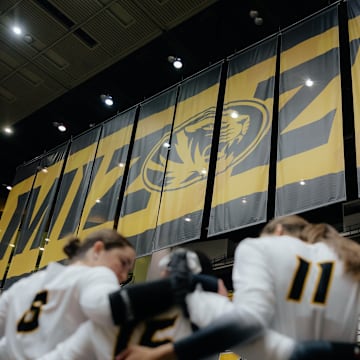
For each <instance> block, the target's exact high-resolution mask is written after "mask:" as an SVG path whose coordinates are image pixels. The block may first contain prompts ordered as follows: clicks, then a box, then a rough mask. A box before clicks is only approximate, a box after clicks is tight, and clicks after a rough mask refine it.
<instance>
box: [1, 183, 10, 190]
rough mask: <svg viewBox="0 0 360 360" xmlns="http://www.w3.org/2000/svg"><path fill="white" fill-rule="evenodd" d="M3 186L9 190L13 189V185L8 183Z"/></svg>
mask: <svg viewBox="0 0 360 360" xmlns="http://www.w3.org/2000/svg"><path fill="white" fill-rule="evenodd" d="M2 186H4V187H5V188H6V189H7V190H9V191H10V190H11V189H12V186H10V185H7V184H2Z"/></svg>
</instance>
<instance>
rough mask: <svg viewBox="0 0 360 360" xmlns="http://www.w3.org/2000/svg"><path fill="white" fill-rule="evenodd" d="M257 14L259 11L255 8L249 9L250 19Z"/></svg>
mask: <svg viewBox="0 0 360 360" xmlns="http://www.w3.org/2000/svg"><path fill="white" fill-rule="evenodd" d="M258 15H259V12H258V11H257V10H250V12H249V16H250V17H251V18H252V19H255V18H256V17H257V16H258Z"/></svg>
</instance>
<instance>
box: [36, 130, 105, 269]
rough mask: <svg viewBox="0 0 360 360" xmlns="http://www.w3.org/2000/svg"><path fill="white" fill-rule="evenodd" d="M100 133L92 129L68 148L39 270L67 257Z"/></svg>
mask: <svg viewBox="0 0 360 360" xmlns="http://www.w3.org/2000/svg"><path fill="white" fill-rule="evenodd" d="M100 132H101V126H99V127H96V128H93V129H91V130H90V131H88V132H86V133H84V134H82V135H80V136H78V137H76V138H75V139H74V140H73V141H72V142H71V144H70V150H69V154H68V156H67V158H66V164H65V169H64V172H63V175H62V178H61V181H60V186H59V191H58V194H57V197H56V202H55V207H54V211H53V213H52V216H51V219H50V225H49V230H48V236H47V238H48V242H47V244H46V246H45V248H44V251H43V254H42V258H41V261H40V267H43V266H45V265H47V264H48V263H49V262H50V261H60V260H63V259H64V258H65V257H66V256H65V254H64V253H63V251H62V249H63V247H64V245H65V244H66V242H67V240H68V236H69V235H76V234H77V231H78V227H79V223H80V217H81V214H82V211H83V208H84V203H85V199H86V196H87V193H88V189H89V183H90V178H91V171H92V168H93V164H94V159H95V154H96V150H97V146H98V142H99V136H100Z"/></svg>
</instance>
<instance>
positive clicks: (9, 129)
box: [3, 126, 14, 135]
mask: <svg viewBox="0 0 360 360" xmlns="http://www.w3.org/2000/svg"><path fill="white" fill-rule="evenodd" d="M3 132H4V133H5V134H8V135H11V134H13V133H14V130H13V128H11V127H10V126H5V127H4V128H3Z"/></svg>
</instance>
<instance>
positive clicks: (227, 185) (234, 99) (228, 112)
mask: <svg viewBox="0 0 360 360" xmlns="http://www.w3.org/2000/svg"><path fill="white" fill-rule="evenodd" d="M275 62H276V57H275V56H273V57H271V58H270V59H267V60H265V61H263V62H261V63H260V64H256V65H254V66H252V67H251V68H249V69H246V70H245V71H243V72H241V73H239V74H236V75H234V76H232V77H231V78H229V79H228V80H227V84H226V92H225V100H224V112H223V117H222V130H221V135H220V137H221V136H223V138H224V139H227V141H233V142H236V141H237V142H239V143H240V142H241V141H242V140H243V139H242V138H243V137H245V136H246V134H247V128H246V127H248V126H249V124H247V123H246V122H247V121H249V122H250V120H251V119H249V118H248V117H246V118H244V119H243V120H242V121H241V122H240V121H238V124H239V125H238V126H239V129H237V133H236V135H238V137H237V138H233V139H228V138H229V137H228V136H227V135H226V131H227V127H228V126H227V124H232V125H231V126H233V124H234V123H235V121H234V118H233V116H234V115H233V112H232V108H236V106H237V105H245V106H246V105H248V106H249V107H250V106H251V107H258V111H259V113H260V114H261V115H262V118H263V119H264V123H263V126H261V127H260V128H259V131H258V133H257V134H256V135H255V136H254V139H253V140H252V141H251V142H250V145H249V147H248V148H246V149H245V151H244V153H242V154H239V155H240V156H239V155H237V159H236V161H234V160H235V159H234V156H235V154H225V152H224V153H221V152H219V153H218V161H217V170H216V177H215V183H214V194H213V200H212V207H214V206H217V205H219V204H224V203H226V202H228V201H231V200H234V199H237V198H239V197H244V196H247V195H249V194H253V193H255V192H263V191H267V186H268V178H269V176H268V172H269V165H268V164H266V165H262V164H260V166H257V167H253V168H250V169H247V170H246V171H244V172H241V173H239V174H235V176H234V175H232V173H233V171H234V166H235V165H237V164H238V163H240V162H241V161H242V160H243V159H245V158H246V157H247V156H249V155H250V154H251V153H252V151H253V150H254V148H256V146H257V145H258V143H259V142H260V141H261V140H262V138H263V137H264V136H265V135H266V134H267V133H268V131H269V129H270V125H271V122H270V121H269V115H270V114H271V113H272V107H273V102H274V99H273V93H272V92H271V94H270V97H268V98H266V99H264V100H260V99H256V98H255V97H254V95H255V93H256V87H257V86H258V85H259V84H260V83H261V82H262V81H266V80H267V79H270V78H272V77H273V76H274V74H275ZM240 115H241V114H240ZM229 127H230V125H229ZM234 135H235V134H234ZM220 141H221V140H220ZM220 145H221V144H220ZM231 145H232V144H231V143H228V144H227V146H229V147H230V146H231ZM220 150H221V151H225V150H226V146H225V144H224V146H223V147H221V148H220ZM254 165H259V164H256V163H254ZM239 184H241V186H238V185H239Z"/></svg>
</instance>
